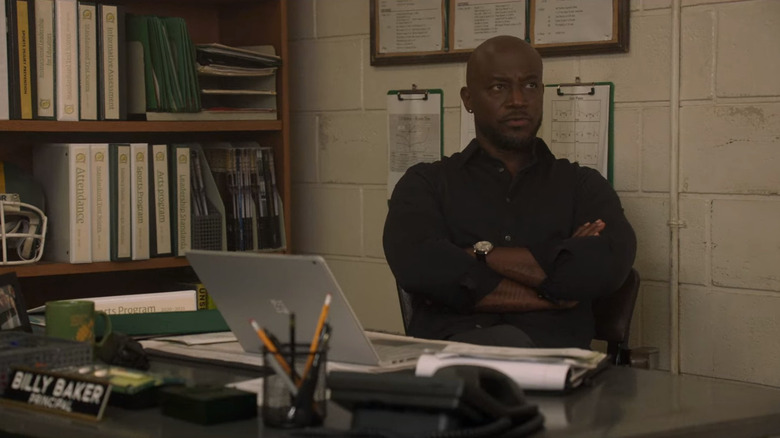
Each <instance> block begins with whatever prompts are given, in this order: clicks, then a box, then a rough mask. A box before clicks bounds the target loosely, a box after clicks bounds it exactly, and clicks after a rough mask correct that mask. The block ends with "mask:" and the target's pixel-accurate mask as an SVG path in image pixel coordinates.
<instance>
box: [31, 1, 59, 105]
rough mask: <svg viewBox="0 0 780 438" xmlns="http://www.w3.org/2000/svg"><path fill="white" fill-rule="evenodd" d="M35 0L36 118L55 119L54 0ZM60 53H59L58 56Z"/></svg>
mask: <svg viewBox="0 0 780 438" xmlns="http://www.w3.org/2000/svg"><path fill="white" fill-rule="evenodd" d="M34 1H35V66H36V86H37V90H38V93H37V96H36V111H37V113H36V115H35V118H36V119H53V118H54V114H55V98H54V93H55V88H54V87H55V86H54V68H55V65H57V63H56V62H55V57H56V56H55V52H56V51H55V47H54V46H55V41H57V42H58V41H59V40H58V39H57V38H56V36H57V34H56V32H55V24H54V10H55V5H54V0H34ZM58 55H59V54H58V53H57V56H58Z"/></svg>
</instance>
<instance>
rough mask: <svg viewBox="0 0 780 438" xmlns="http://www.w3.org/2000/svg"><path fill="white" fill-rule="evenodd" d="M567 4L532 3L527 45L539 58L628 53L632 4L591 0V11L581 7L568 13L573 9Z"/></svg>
mask: <svg viewBox="0 0 780 438" xmlns="http://www.w3.org/2000/svg"><path fill="white" fill-rule="evenodd" d="M559 2H560V4H561V6H560V7H558V5H557V3H559ZM568 3H569V2H567V1H566V0H529V7H528V42H529V43H531V45H532V46H534V48H536V50H537V51H539V54H541V55H542V56H543V57H545V56H577V55H590V54H600V53H616V52H628V48H629V40H630V38H629V31H630V17H631V4H630V0H588V3H587V5H588V6H589V7H590V8H591V9H590V10H586V9H585V8H583V7H581V6H580V7H579V8H577V9H567V8H572V7H571V6H564V5H566V4H568ZM610 9H611V10H610ZM608 12H611V17H610V16H609V13H608Z"/></svg>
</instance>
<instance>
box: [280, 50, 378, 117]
mask: <svg viewBox="0 0 780 438" xmlns="http://www.w3.org/2000/svg"><path fill="white" fill-rule="evenodd" d="M360 47H361V41H360V39H350V40H303V41H297V42H292V43H290V45H289V52H290V98H291V99H290V107H291V109H292V110H294V111H326V110H350V109H359V108H360V107H361V90H360V86H358V85H357V84H360V83H361V80H360V75H361V71H362V64H361V63H362V61H363V59H362V58H361V51H360V50H361V49H360ZM325 84H355V85H354V86H326V85H325Z"/></svg>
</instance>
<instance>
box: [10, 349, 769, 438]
mask: <svg viewBox="0 0 780 438" xmlns="http://www.w3.org/2000/svg"><path fill="white" fill-rule="evenodd" d="M154 366H155V368H156V369H158V370H160V369H163V370H169V371H170V370H175V371H176V372H177V373H179V374H180V375H182V376H184V377H186V378H188V379H190V380H191V381H197V382H208V383H226V382H229V381H235V380H241V379H244V378H248V377H249V376H248V375H247V374H246V372H245V371H239V372H237V371H235V370H229V369H218V368H215V367H210V366H190V365H185V364H182V363H180V362H179V363H176V362H164V361H163V362H159V361H156V362H155V365H154ZM529 399H530V401H531V402H533V403H537V404H538V405H539V406H540V408H541V410H542V412H543V413H544V414H545V418H546V422H545V426H546V428H545V430H544V431H542V432H540V433H538V434H536V435H534V437H544V438H549V437H661V436H663V437H669V436H673V437H674V436H679V437H686V438H688V437H707V438H713V437H767V436H774V435H780V389H776V388H768V387H760V386H754V385H747V384H741V383H732V382H724V381H720V380H715V379H709V378H704V377H696V376H672V375H670V374H669V373H666V372H662V371H647V370H637V369H630V368H611V369H607V370H605V371H604V372H603V373H601V374H600V375H598V376H597V377H596V379H595V380H594V381H593V383H592V385H591V386H589V387H584V388H579V389H577V390H575V391H574V392H572V393H570V394H567V395H563V396H560V395H546V394H529ZM328 409H329V410H328V419H327V422H326V426H328V427H333V428H341V429H344V428H347V427H348V425H349V413H348V412H346V411H344V410H343V409H341V408H340V407H338V406H335V405H334V404H331V405H330V406H329V408H328ZM0 430H3V431H5V432H11V433H15V434H19V435H22V436H31V437H51V436H79V437H83V438H91V437H106V436H110V437H134V438H140V437H182V436H186V437H189V438H197V437H214V436H230V437H258V436H260V437H275V436H285V434H286V432H285V431H277V430H270V429H269V430H264V428H263V425H262V421H261V420H260V417H259V416H258V418H257V419H254V420H246V421H239V422H232V423H225V424H222V425H214V426H199V425H196V424H192V423H188V422H185V421H181V420H176V419H173V418H169V417H164V416H162V415H160V413H159V408H152V409H146V410H139V411H132V410H124V409H119V408H115V407H109V409H108V410H107V411H106V414H105V418H104V419H103V421H101V422H99V423H90V422H87V421H81V420H72V419H69V418H66V417H62V416H56V415H47V414H41V413H37V412H32V411H26V410H19V409H16V408H9V407H0Z"/></svg>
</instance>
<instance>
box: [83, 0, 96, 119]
mask: <svg viewBox="0 0 780 438" xmlns="http://www.w3.org/2000/svg"><path fill="white" fill-rule="evenodd" d="M78 26H79V32H78V35H79V51H78V52H79V119H80V120H97V119H98V55H97V38H98V33H97V7H96V6H95V3H93V2H85V1H80V2H79V4H78Z"/></svg>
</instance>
